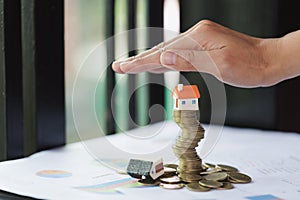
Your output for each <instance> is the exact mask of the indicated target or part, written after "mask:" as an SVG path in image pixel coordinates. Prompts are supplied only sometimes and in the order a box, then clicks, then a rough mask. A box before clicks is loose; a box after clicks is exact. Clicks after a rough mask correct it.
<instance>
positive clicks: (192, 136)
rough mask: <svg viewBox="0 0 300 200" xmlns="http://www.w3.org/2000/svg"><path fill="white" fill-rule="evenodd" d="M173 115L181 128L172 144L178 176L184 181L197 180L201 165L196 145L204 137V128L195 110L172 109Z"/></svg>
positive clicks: (199, 177)
mask: <svg viewBox="0 0 300 200" xmlns="http://www.w3.org/2000/svg"><path fill="white" fill-rule="evenodd" d="M173 117H174V121H175V122H176V123H177V124H178V126H179V127H180V128H181V130H182V132H181V135H180V136H179V137H178V138H177V140H176V144H175V145H174V146H173V152H174V154H175V155H176V157H177V158H178V159H179V166H178V169H177V172H178V173H179V174H178V176H179V177H180V179H181V180H182V181H185V182H191V181H199V180H200V179H201V176H200V175H199V174H200V172H202V171H203V167H202V160H201V158H200V157H199V156H198V154H197V152H196V147H197V146H198V143H199V142H200V141H201V139H203V138H204V129H203V127H202V126H201V125H200V123H199V121H198V119H197V110H174V111H173Z"/></svg>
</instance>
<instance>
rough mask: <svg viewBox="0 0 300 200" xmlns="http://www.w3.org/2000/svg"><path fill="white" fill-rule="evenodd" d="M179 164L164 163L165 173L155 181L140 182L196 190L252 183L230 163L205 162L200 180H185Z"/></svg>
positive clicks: (249, 178)
mask: <svg viewBox="0 0 300 200" xmlns="http://www.w3.org/2000/svg"><path fill="white" fill-rule="evenodd" d="M178 168H179V166H178V165H176V164H166V165H164V170H165V173H164V175H163V176H161V177H160V178H159V179H157V180H155V181H147V180H139V183H140V184H143V185H147V186H158V185H159V186H160V187H161V188H163V189H172V190H176V189H182V188H184V187H186V188H187V189H188V190H190V191H194V192H207V191H209V190H212V189H218V190H229V189H232V188H234V186H233V184H237V183H250V182H251V177H249V176H248V175H246V174H242V173H240V172H238V169H237V168H235V167H231V166H228V165H221V164H218V165H213V164H209V163H204V164H203V165H202V168H203V171H202V172H201V173H199V174H197V176H199V177H200V180H197V181H193V180H192V181H183V179H182V178H181V177H180V176H179V175H180V172H178Z"/></svg>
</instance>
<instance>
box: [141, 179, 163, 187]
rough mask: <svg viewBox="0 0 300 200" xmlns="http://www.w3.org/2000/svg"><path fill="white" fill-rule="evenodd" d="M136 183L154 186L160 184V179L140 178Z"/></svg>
mask: <svg viewBox="0 0 300 200" xmlns="http://www.w3.org/2000/svg"><path fill="white" fill-rule="evenodd" d="M138 183H139V184H142V185H145V186H156V185H159V184H160V181H159V180H158V179H157V180H154V181H149V180H146V179H140V180H138Z"/></svg>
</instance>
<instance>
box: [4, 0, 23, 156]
mask: <svg viewBox="0 0 300 200" xmlns="http://www.w3.org/2000/svg"><path fill="white" fill-rule="evenodd" d="M20 26H21V16H20V1H19V0H5V1H4V33H5V35H4V43H5V45H4V51H5V74H6V75H5V77H6V118H7V121H6V125H7V127H6V128H7V157H8V159H12V158H19V157H22V156H23V155H24V153H23V118H22V117H23V103H22V99H23V98H22V63H21V54H22V52H21V34H20V31H21V29H20Z"/></svg>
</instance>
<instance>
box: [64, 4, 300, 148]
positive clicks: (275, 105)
mask: <svg viewBox="0 0 300 200" xmlns="http://www.w3.org/2000/svg"><path fill="white" fill-rule="evenodd" d="M108 4H110V5H108ZM297 5H298V3H297V1H292V0H290V1H283V0H251V1H249V0H223V1H217V0H210V1H206V0H188V1H183V0H182V1H179V0H165V1H163V0H154V1H151V0H138V1H137V0H115V1H105V0H89V1H88V3H87V2H86V1H84V0H65V56H66V57H65V64H66V66H65V69H66V74H65V77H66V106H67V141H68V142H73V141H77V140H78V138H77V135H76V134H74V133H76V130H75V129H74V122H73V119H72V109H71V91H72V86H73V85H72V84H73V82H74V78H75V76H76V73H77V72H78V69H79V67H80V65H81V64H82V62H83V61H84V59H85V58H86V56H87V55H88V53H89V52H90V51H91V50H92V49H93V48H95V47H96V46H97V45H98V44H99V42H101V41H103V40H105V39H106V38H107V37H108V36H111V35H107V34H118V33H120V32H123V31H126V30H129V29H133V28H143V27H149V26H156V27H163V28H165V29H168V30H171V31H174V32H175V33H179V32H183V31H185V30H187V29H188V28H190V27H191V26H193V25H194V24H195V23H197V22H198V21H200V20H202V19H210V20H213V21H215V22H218V23H221V24H222V25H225V26H227V27H230V28H232V29H234V30H237V31H240V32H243V33H246V34H249V35H252V36H257V37H263V38H266V37H281V36H283V35H284V34H286V33H288V32H291V31H294V30H297V29H299V28H300V14H299V12H297V10H296V8H297ZM109 6H110V7H109ZM108 29H110V30H113V31H111V32H110V33H108V32H109V31H107V30H108ZM168 39H170V37H169V38H168V34H166V33H165V34H164V33H162V36H161V41H163V40H168ZM129 40H131V43H134V42H137V41H139V42H147V41H148V42H149V40H150V43H153V45H154V44H155V42H157V43H158V42H160V41H151V38H149V36H147V34H146V33H145V34H144V35H138V36H136V37H135V38H133V39H132V38H130V37H128V39H127V41H115V50H114V51H115V52H118V51H122V50H123V51H124V48H125V50H126V48H129V47H128V45H130V44H128V43H129ZM149 47H150V46H149ZM122 48H123V49H122ZM141 51H143V50H141V49H139V50H138V51H134V52H129V53H128V55H125V56H124V57H126V56H129V55H134V54H136V53H139V52H141ZM117 54H118V53H115V55H117ZM115 59H120V58H117V57H116V58H115ZM109 64H111V63H106V62H105V61H103V65H102V66H99V67H106V66H107V65H109ZM182 75H183V76H184V77H185V78H186V79H187V80H188V82H190V83H191V84H197V85H198V87H199V88H200V92H201V100H200V112H201V114H200V116H201V122H203V123H209V122H210V117H211V99H210V95H209V93H208V89H207V86H206V84H205V82H204V80H203V78H202V77H201V75H200V74H198V73H182ZM151 76H153V75H150V74H148V73H143V74H139V75H135V76H133V75H120V74H114V73H112V72H111V73H108V76H107V77H106V79H110V80H105V81H104V82H103V83H99V84H101V86H100V87H98V89H99V91H98V92H97V94H98V95H100V96H102V98H101V97H99V98H98V101H97V108H98V109H97V115H99V116H108V118H109V114H107V112H108V113H109V112H111V111H110V110H109V108H108V104H107V102H106V99H105V98H103V95H105V94H108V95H109V91H108V90H110V89H111V88H109V87H107V85H106V86H105V84H104V83H106V82H110V83H111V84H115V82H116V81H118V80H119V79H120V80H122V84H120V85H118V86H117V88H116V92H117V98H116V101H115V106H116V110H117V112H116V113H117V115H116V118H117V119H116V120H118V122H119V126H118V127H114V126H112V127H106V128H105V130H106V133H107V134H109V133H112V132H114V131H117V132H118V131H121V130H128V129H130V128H134V126H132V125H131V124H130V123H129V120H128V117H129V116H128V114H127V113H128V109H129V111H130V115H131V117H132V118H133V119H134V121H135V122H136V123H137V124H138V125H140V126H143V125H146V124H148V123H149V122H150V121H149V118H148V112H149V108H150V107H151V105H153V104H154V103H159V104H161V105H163V106H164V107H165V109H166V113H165V115H164V117H161V116H162V115H161V114H160V115H158V116H155V117H154V118H155V119H153V120H154V121H160V120H163V119H171V111H172V99H171V95H170V91H169V90H168V89H166V88H163V87H159V88H158V89H157V88H156V89H153V87H154V86H153V85H151V84H150V85H147V86H143V87H141V88H140V89H138V90H137V91H135V92H134V95H133V96H132V97H128V94H129V92H128V91H130V88H131V87H133V85H135V86H136V85H138V84H140V83H141V82H143V81H144V82H147V80H149V79H152V78H153V77H151ZM202 76H205V77H206V78H208V79H212V80H213V81H217V80H215V79H214V78H213V77H210V76H209V75H206V74H202ZM158 77H159V76H158ZM156 78H157V77H156ZM178 78H179V76H178V74H176V73H171V74H165V75H160V77H159V78H158V79H160V80H162V81H163V82H164V84H166V85H170V86H171V87H172V85H174V83H176V82H178ZM86 79H87V80H86V81H97V80H91V79H89V77H88V75H87V77H86ZM180 82H184V80H180ZM108 84H109V83H108ZM299 86H300V80H299V78H295V79H293V80H288V81H284V82H283V83H280V84H278V85H276V86H274V87H269V88H255V89H240V88H235V87H232V86H228V85H226V94H227V115H226V122H225V123H226V125H230V126H239V127H252V128H259V129H273V130H286V131H300V123H298V120H299V118H300V116H299V113H300V108H299V105H298V102H300V101H299V100H300V97H299V94H298V93H297V92H296V91H297V88H298V87H299ZM152 90H156V91H159V92H160V94H163V95H161V96H159V95H157V94H156V95H155V96H153V95H154V94H153V92H152ZM96 98H97V97H96ZM124 98H131V100H130V105H129V106H128V107H126V106H123V105H122V99H124ZM153 98H154V99H153ZM82 103H83V104H84V103H85V102H84V98H83V101H82ZM112 123H113V121H107V122H106V123H104V124H112ZM108 126H110V125H108ZM89 132H93V130H87V131H86V134H89Z"/></svg>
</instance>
